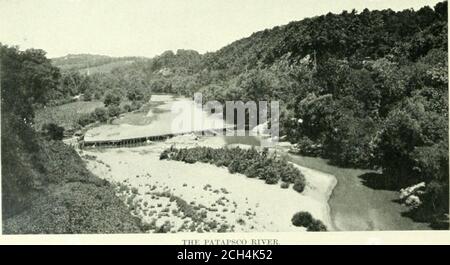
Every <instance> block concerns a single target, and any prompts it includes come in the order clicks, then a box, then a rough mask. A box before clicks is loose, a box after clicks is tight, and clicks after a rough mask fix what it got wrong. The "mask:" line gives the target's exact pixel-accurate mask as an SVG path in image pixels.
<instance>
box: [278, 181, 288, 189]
mask: <svg viewBox="0 0 450 265" xmlns="http://www.w3.org/2000/svg"><path fill="white" fill-rule="evenodd" d="M280 187H281V188H282V189H288V188H289V183H287V182H282V183H281V185H280Z"/></svg>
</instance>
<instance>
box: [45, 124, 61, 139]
mask: <svg viewBox="0 0 450 265" xmlns="http://www.w3.org/2000/svg"><path fill="white" fill-rule="evenodd" d="M42 131H43V132H44V135H45V136H47V137H48V138H49V139H50V140H62V139H63V137H64V128H63V127H61V126H58V125H56V124H54V123H47V124H44V125H43V126H42Z"/></svg>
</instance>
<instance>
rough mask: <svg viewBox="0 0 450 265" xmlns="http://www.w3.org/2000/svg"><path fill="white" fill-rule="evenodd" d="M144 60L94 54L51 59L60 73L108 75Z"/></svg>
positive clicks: (69, 55)
mask: <svg viewBox="0 0 450 265" xmlns="http://www.w3.org/2000/svg"><path fill="white" fill-rule="evenodd" d="M142 60H146V58H143V57H110V56H106V55H95V54H68V55H66V56H63V57H57V58H53V59H51V61H52V64H53V65H54V66H56V67H59V68H60V69H61V70H62V71H78V72H80V73H88V72H89V73H90V74H93V73H109V72H111V71H112V70H113V69H115V68H117V67H121V66H126V65H130V64H132V63H134V62H137V61H142Z"/></svg>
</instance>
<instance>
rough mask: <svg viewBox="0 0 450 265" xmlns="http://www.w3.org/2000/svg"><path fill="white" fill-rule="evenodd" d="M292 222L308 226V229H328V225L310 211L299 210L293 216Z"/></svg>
mask: <svg viewBox="0 0 450 265" xmlns="http://www.w3.org/2000/svg"><path fill="white" fill-rule="evenodd" d="M292 224H293V225H295V226H303V227H306V229H307V231H327V227H326V226H325V225H324V224H323V223H322V222H321V221H320V220H317V219H314V217H313V216H312V215H311V214H310V213H309V212H298V213H296V214H294V216H293V217H292Z"/></svg>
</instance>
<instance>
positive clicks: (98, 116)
mask: <svg viewBox="0 0 450 265" xmlns="http://www.w3.org/2000/svg"><path fill="white" fill-rule="evenodd" d="M92 115H93V117H94V118H95V120H96V121H100V122H106V121H107V120H108V111H107V110H106V109H105V108H96V109H95V110H94V113H92Z"/></svg>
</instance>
